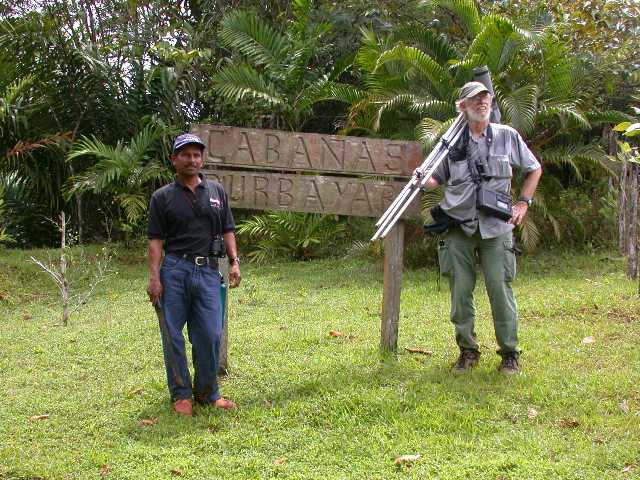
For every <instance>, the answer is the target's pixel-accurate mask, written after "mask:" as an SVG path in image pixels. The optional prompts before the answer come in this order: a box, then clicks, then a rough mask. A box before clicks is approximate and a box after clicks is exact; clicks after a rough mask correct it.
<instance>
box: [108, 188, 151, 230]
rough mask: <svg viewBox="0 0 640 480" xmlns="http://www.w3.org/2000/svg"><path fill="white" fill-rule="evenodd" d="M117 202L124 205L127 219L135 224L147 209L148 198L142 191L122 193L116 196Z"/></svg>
mask: <svg viewBox="0 0 640 480" xmlns="http://www.w3.org/2000/svg"><path fill="white" fill-rule="evenodd" d="M115 200H116V202H117V203H118V204H119V205H120V206H121V207H122V209H123V210H124V213H125V215H126V217H127V221H128V222H129V223H131V224H135V223H136V222H137V221H138V220H139V219H141V218H142V216H143V215H144V214H145V212H146V211H147V205H148V200H147V197H146V195H144V194H142V193H121V194H119V195H117V196H116V197H115Z"/></svg>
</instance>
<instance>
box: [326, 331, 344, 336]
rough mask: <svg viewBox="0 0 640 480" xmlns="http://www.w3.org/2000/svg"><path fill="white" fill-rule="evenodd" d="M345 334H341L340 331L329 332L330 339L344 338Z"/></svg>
mask: <svg viewBox="0 0 640 480" xmlns="http://www.w3.org/2000/svg"><path fill="white" fill-rule="evenodd" d="M343 335H344V334H343V333H342V332H339V331H338V330H331V331H330V332H329V336H330V337H342V336H343Z"/></svg>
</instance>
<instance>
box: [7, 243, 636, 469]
mask: <svg viewBox="0 0 640 480" xmlns="http://www.w3.org/2000/svg"><path fill="white" fill-rule="evenodd" d="M30 253H32V252H13V251H4V252H1V253H0V345H2V346H1V347H0V380H1V381H0V404H1V406H0V479H2V480H6V479H17V478H19V479H33V478H42V479H76V478H78V479H79V478H83V479H84V478H112V479H156V478H158V479H162V478H167V479H168V478H185V479H214V478H224V479H231V478H238V479H240V478H242V479H244V478H298V479H310V478H319V479H332V478H353V479H392V478H401V479H405V478H420V479H424V478H441V479H466V478H474V479H496V480H497V479H503V480H504V479H550V478H563V479H603V478H607V479H609V478H620V479H627V478H638V474H639V472H640V386H639V374H640V353H639V349H638V344H639V343H640V321H639V319H638V313H639V312H640V301H639V300H638V298H637V296H636V294H635V289H636V286H635V284H634V283H633V282H631V281H629V280H627V279H626V278H625V276H624V274H623V269H624V263H623V261H622V260H621V259H615V258H609V257H604V256H602V257H598V256H578V257H574V256H562V255H556V256H534V257H527V258H525V259H523V260H522V261H521V262H520V265H519V277H518V279H517V280H516V282H515V290H516V295H517V299H518V304H519V311H520V316H521V330H520V337H521V346H522V348H523V350H524V353H523V355H522V366H523V368H524V373H523V374H522V375H520V376H517V377H514V378H507V377H504V376H501V375H500V374H499V373H498V372H497V371H496V367H497V365H498V362H499V358H498V356H497V355H495V354H494V351H495V348H496V347H495V340H494V337H493V329H492V325H491V321H490V314H489V307H488V301H487V299H486V294H485V293H484V286H483V285H482V283H481V282H479V285H478V287H477V290H476V293H477V294H476V299H477V303H478V328H477V330H478V335H479V339H480V341H481V343H482V349H483V350H482V351H483V356H482V359H481V363H480V366H479V367H478V368H477V369H476V370H475V371H473V372H471V373H470V374H467V375H462V376H452V375H451V373H450V372H449V367H450V365H451V363H452V362H453V361H454V359H455V357H456V353H457V352H456V348H455V344H454V340H453V332H452V326H451V324H450V323H449V320H448V310H449V298H448V287H447V286H446V284H445V283H444V282H442V284H441V285H440V287H441V288H440V290H438V282H437V275H436V274H435V272H434V271H433V270H415V271H410V272H407V273H406V274H405V277H404V290H403V293H402V310H401V321H400V340H399V343H400V352H399V355H398V357H397V360H395V359H393V358H390V357H386V358H385V357H381V356H380V355H379V354H378V343H379V310H380V303H381V291H382V268H381V265H380V264H378V263H370V262H365V261H345V260H330V261H328V260H327V261H316V262H309V263H295V264H276V265H270V266H266V267H256V266H249V265H244V266H243V275H244V280H243V285H242V287H241V288H240V289H237V290H235V291H233V292H232V295H231V300H230V302H231V306H230V307H231V316H230V364H231V371H230V374H229V375H228V376H227V377H226V378H225V379H224V380H223V381H222V389H223V393H224V394H225V395H226V396H228V397H230V398H232V399H234V400H235V401H237V402H238V403H239V405H240V408H239V409H238V410H237V411H234V412H219V411H215V410H213V409H206V408H199V409H197V410H196V416H195V417H194V418H192V419H188V418H178V417H176V416H175V415H173V414H172V413H171V410H170V404H169V398H168V394H167V391H166V386H165V373H164V368H163V363H162V358H161V349H160V341H159V333H158V328H157V323H156V320H155V318H154V313H153V310H152V309H151V307H150V305H149V304H148V303H147V302H146V295H145V293H144V290H145V287H146V268H145V265H144V259H143V258H142V256H141V255H140V254H138V253H137V252H130V253H128V254H127V255H124V254H122V255H121V256H120V257H119V260H118V264H117V267H118V275H117V276H116V277H114V278H113V279H112V280H111V281H110V282H109V284H108V285H103V286H102V287H101V288H100V289H99V290H98V291H97V292H96V294H95V295H94V297H92V299H91V300H90V301H89V302H88V303H87V305H85V306H84V308H83V309H82V310H81V311H80V312H79V313H78V314H76V315H75V316H73V317H72V318H71V323H70V325H69V326H68V327H66V328H65V327H60V326H57V325H56V324H57V323H59V316H60V312H59V307H58V306H57V305H56V303H55V302H56V297H55V291H54V287H53V286H52V285H51V284H50V283H49V280H48V279H47V278H46V277H45V276H44V275H42V274H39V273H38V272H37V270H36V268H35V267H34V266H32V265H29V264H27V262H26V259H27V258H28V255H29V254H30ZM37 254H38V255H40V256H42V255H44V253H43V252H37ZM330 330H338V331H340V332H342V333H344V336H342V337H337V338H333V337H330V336H329V331H330ZM588 336H592V337H594V339H595V342H593V343H590V344H584V343H582V340H583V339H584V338H585V337H588ZM404 347H421V348H424V349H427V350H431V351H433V355H432V356H423V355H416V354H410V353H408V352H406V351H405V350H404ZM140 389H141V390H140ZM621 405H622V408H621ZM626 409H628V412H625V411H624V410H626ZM534 410H535V411H534ZM536 413H537V414H536ZM39 414H48V415H49V416H50V417H49V419H48V420H40V421H31V420H30V417H31V416H33V415H39ZM145 418H157V420H158V421H157V423H156V424H155V425H153V426H146V427H141V426H139V421H140V420H141V419H145ZM403 454H420V455H421V457H420V459H419V460H418V461H416V462H415V463H414V464H413V465H412V466H411V467H396V466H395V465H394V459H395V458H396V457H397V456H399V455H403ZM277 459H280V460H279V461H278V462H275V461H276V460H277ZM278 463H279V464H278ZM103 465H107V466H108V471H107V472H104V471H103V473H102V474H101V467H102V466H103ZM628 465H632V467H629V468H627V470H628V471H626V472H625V471H623V470H624V469H625V467H626V466H628ZM633 465H637V466H635V467H633ZM172 470H173V471H174V472H173V473H172Z"/></svg>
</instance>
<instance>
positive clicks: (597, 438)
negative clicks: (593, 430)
mask: <svg viewBox="0 0 640 480" xmlns="http://www.w3.org/2000/svg"><path fill="white" fill-rule="evenodd" d="M606 441H607V440H606V439H605V438H604V437H603V436H601V435H596V436H595V437H593V443H597V444H598V445H602V444H603V443H605V442H606Z"/></svg>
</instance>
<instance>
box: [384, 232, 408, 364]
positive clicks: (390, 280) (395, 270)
mask: <svg viewBox="0 0 640 480" xmlns="http://www.w3.org/2000/svg"><path fill="white" fill-rule="evenodd" d="M403 252H404V222H403V221H399V222H398V223H396V224H395V226H394V227H393V228H392V229H391V231H390V232H389V233H388V234H387V236H386V237H385V239H384V284H383V294H382V316H381V320H380V349H381V350H382V351H386V352H395V351H397V349H398V323H399V321H400V292H401V291H402V257H403Z"/></svg>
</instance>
